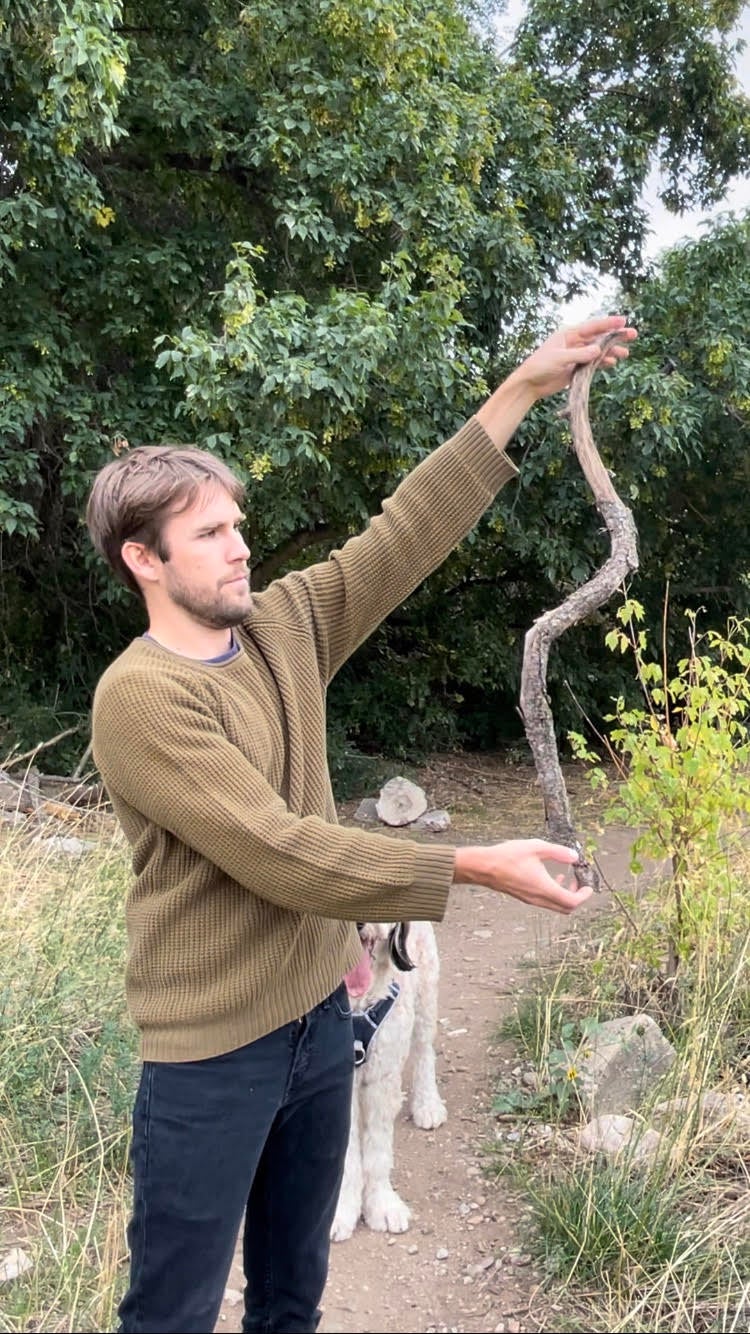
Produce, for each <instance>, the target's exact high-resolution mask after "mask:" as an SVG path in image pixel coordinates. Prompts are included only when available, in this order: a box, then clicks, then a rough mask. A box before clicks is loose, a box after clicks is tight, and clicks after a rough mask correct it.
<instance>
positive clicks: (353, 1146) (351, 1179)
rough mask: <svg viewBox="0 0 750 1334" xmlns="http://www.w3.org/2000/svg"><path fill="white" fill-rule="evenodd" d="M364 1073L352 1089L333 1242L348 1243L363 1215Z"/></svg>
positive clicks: (356, 1074)
mask: <svg viewBox="0 0 750 1334" xmlns="http://www.w3.org/2000/svg"><path fill="white" fill-rule="evenodd" d="M361 1088H362V1074H361V1072H360V1071H355V1075H354V1086H353V1088H352V1124H351V1129H350V1131H349V1143H348V1144H347V1146H346V1159H345V1161H344V1179H343V1181H342V1183H341V1191H340V1194H339V1202H338V1204H337V1206H336V1214H335V1217H334V1220H333V1225H332V1227H331V1241H348V1239H349V1237H351V1235H352V1233H353V1232H354V1229H355V1228H356V1226H357V1223H358V1222H359V1220H360V1217H361V1215H362V1151H361V1147H360V1108H359V1103H360V1097H361Z"/></svg>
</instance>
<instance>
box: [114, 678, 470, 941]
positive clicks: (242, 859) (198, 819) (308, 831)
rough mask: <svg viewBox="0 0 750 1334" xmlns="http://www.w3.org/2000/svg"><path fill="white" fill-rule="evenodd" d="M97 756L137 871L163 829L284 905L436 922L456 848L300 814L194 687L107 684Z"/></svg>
mask: <svg viewBox="0 0 750 1334" xmlns="http://www.w3.org/2000/svg"><path fill="white" fill-rule="evenodd" d="M94 738H95V743H94V757H95V760H96V763H97V765H98V767H99V770H100V772H101V775H102V778H103V781H104V784H105V787H106V788H107V791H108V794H109V796H110V799H111V800H112V802H113V805H114V806H115V809H116V811H117V814H118V816H119V818H120V820H121V822H122V824H123V827H124V829H125V832H126V835H127V837H128V839H129V841H130V842H131V843H132V844H133V846H134V849H135V852H134V858H135V862H136V869H137V870H138V869H139V864H140V866H141V868H142V865H143V861H144V859H145V858H146V857H147V856H148V855H149V848H150V846H151V842H150V840H151V838H152V836H153V831H154V830H155V829H156V830H164V831H166V834H167V836H169V835H171V836H173V837H174V838H175V839H177V840H178V841H179V842H180V843H182V844H184V845H186V846H187V847H188V848H191V849H192V850H193V851H194V852H195V853H197V854H198V856H199V857H201V858H203V859H204V860H205V862H206V863H211V864H212V866H214V867H218V868H219V870H220V871H222V872H223V873H224V874H225V875H226V876H228V877H229V878H230V879H232V880H233V881H235V882H236V883H238V884H240V885H242V886H243V887H244V888H245V889H247V890H249V891H252V892H253V893H254V894H257V895H260V896H261V897H262V898H265V899H267V900H269V901H270V902H272V903H275V904H277V905H279V906H281V907H284V908H287V909H291V910H293V911H296V912H300V911H301V912H305V913H312V914H316V915H318V916H321V917H333V918H340V919H345V920H350V921H367V920H377V921H380V920H383V921H386V920H388V921H395V920H400V919H402V918H408V917H412V918H414V919H428V920H440V919H441V918H442V917H443V915H444V913H445V908H446V903H447V897H448V891H449V888H450V885H451V883H452V877H453V863H454V849H453V848H452V847H440V848H435V847H429V846H426V845H423V844H420V843H417V842H415V841H406V840H403V841H402V840H400V839H399V840H396V839H392V838H388V837H387V836H385V835H379V834H374V833H366V832H365V831H360V830H354V829H347V828H343V827H341V826H339V825H335V824H329V823H328V822H327V821H326V820H324V819H322V818H320V817H318V816H297V815H295V814H294V813H292V812H291V811H290V810H289V809H288V808H287V806H286V804H285V802H284V801H283V799H282V798H281V797H280V796H279V795H278V793H277V792H275V791H274V789H273V788H272V787H271V786H270V784H269V783H268V782H267V781H266V779H265V778H264V777H263V775H262V774H261V773H260V772H259V770H258V769H257V768H256V767H255V766H254V765H253V764H252V763H251V762H250V761H249V760H248V759H247V757H246V756H245V755H244V754H243V753H242V751H241V750H239V749H238V748H237V747H236V746H235V745H233V744H232V742H231V741H230V740H229V739H228V737H227V735H226V733H225V732H224V731H223V730H222V728H221V725H220V724H219V723H218V722H217V720H216V718H215V716H214V711H213V710H212V708H211V704H210V701H209V700H208V699H205V698H203V697H202V694H201V692H200V690H198V689H194V688H191V687H190V686H188V685H187V684H186V683H184V682H183V683H181V682H179V681H174V680H170V681H169V686H168V688H166V686H165V684H164V683H163V682H162V681H160V680H159V678H156V677H155V675H154V674H153V673H148V674H146V673H143V674H139V673H137V672H136V673H134V672H132V671H131V672H130V673H129V674H128V675H127V677H125V676H123V675H121V676H119V677H115V678H114V679H110V680H109V681H107V680H106V677H105V678H103V679H102V682H101V683H100V686H99V688H98V690H97V694H96V697H95V701H94Z"/></svg>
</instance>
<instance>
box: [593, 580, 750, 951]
mask: <svg viewBox="0 0 750 1334" xmlns="http://www.w3.org/2000/svg"><path fill="white" fill-rule="evenodd" d="M617 616H618V620H619V622H620V625H621V627H624V628H619V629H616V630H613V631H611V632H610V634H609V635H608V636H607V643H608V646H609V647H610V648H611V649H613V650H615V651H617V650H619V651H620V652H622V653H625V652H628V651H630V652H631V653H632V654H633V657H634V660H635V666H636V670H637V674H638V680H639V682H640V685H641V688H642V690H643V694H644V701H645V702H644V704H643V705H642V706H640V707H628V706H627V705H626V703H625V701H624V699H623V698H622V697H620V698H618V700H617V702H616V705H615V711H614V713H612V714H610V715H608V716H607V718H606V721H607V722H608V723H610V724H611V727H610V728H609V731H608V735H607V737H606V749H607V753H608V755H609V757H610V759H611V760H613V761H614V764H615V768H616V773H617V789H616V793H615V794H614V799H613V800H612V802H611V803H610V805H609V807H608V809H607V811H606V816H605V818H606V819H607V820H609V821H615V822H617V823H620V824H623V823H624V824H626V825H627V826H628V827H630V828H633V829H635V830H637V831H638V832H637V833H636V835H635V838H634V841H633V845H632V868H633V870H634V871H640V870H641V869H642V862H643V860H644V859H645V858H651V859H656V860H657V861H662V860H663V859H665V858H668V859H669V861H670V863H671V868H672V875H671V881H670V882H669V892H668V894H667V895H666V896H665V897H664V900H663V903H662V912H663V920H664V930H665V932H666V937H667V940H668V972H669V975H670V976H674V974H675V973H676V971H677V967H678V964H679V963H680V962H681V961H684V960H687V959H690V958H692V957H694V956H695V955H696V953H697V952H698V951H699V949H700V948H701V947H704V946H705V943H706V941H708V940H712V939H714V937H716V938H717V939H719V940H721V939H725V940H727V941H731V940H732V939H733V938H734V936H735V935H736V932H737V930H738V928H739V927H741V926H742V925H743V923H744V920H745V914H746V911H747V902H746V899H745V898H743V897H742V896H740V897H739V898H737V897H733V896H732V895H731V893H730V892H729V891H730V888H731V882H732V871H731V857H732V847H733V843H734V844H735V845H736V842H737V840H738V838H739V839H741V838H742V837H743V835H744V825H745V822H746V818H747V815H748V813H750V789H749V788H748V785H747V773H748V767H749V766H750V731H749V730H748V719H749V715H750V623H748V622H747V621H737V620H734V621H731V622H730V623H729V625H728V627H727V631H726V634H725V635H720V634H719V633H718V632H717V631H711V630H709V631H708V632H707V633H705V634H704V635H699V634H698V631H697V625H696V617H695V615H694V614H691V615H690V635H689V653H688V656H687V657H685V658H682V659H681V660H680V661H679V662H678V663H677V669H676V672H675V673H674V674H670V672H669V669H668V665H667V663H666V661H664V662H663V663H659V662H658V661H654V660H653V658H652V657H651V655H650V653H649V646H648V635H647V632H646V630H644V629H642V628H640V626H639V623H640V622H641V621H642V619H643V607H642V606H641V605H640V603H638V602H637V601H636V600H635V599H628V600H627V601H626V602H625V603H624V604H623V606H622V607H620V609H619V611H618V613H617ZM576 742H577V749H578V754H579V756H581V757H583V758H589V759H591V758H593V756H592V753H591V752H590V751H588V750H587V748H586V745H585V742H584V741H583V738H582V737H581V736H580V735H579V736H578V737H576ZM592 777H593V780H594V782H596V783H597V784H598V785H600V784H601V783H605V784H606V783H607V782H608V779H607V776H606V774H605V773H604V771H603V770H602V769H600V768H598V767H595V768H594V771H593V774H592ZM717 926H718V927H719V930H718V931H717Z"/></svg>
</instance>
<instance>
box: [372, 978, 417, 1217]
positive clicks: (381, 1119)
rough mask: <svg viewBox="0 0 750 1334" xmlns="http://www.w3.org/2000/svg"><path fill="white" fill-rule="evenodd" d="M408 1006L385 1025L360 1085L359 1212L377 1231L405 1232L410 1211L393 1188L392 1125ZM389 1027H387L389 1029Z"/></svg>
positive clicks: (398, 1099) (396, 1110) (408, 1023)
mask: <svg viewBox="0 0 750 1334" xmlns="http://www.w3.org/2000/svg"><path fill="white" fill-rule="evenodd" d="M411 1022H412V1015H411V1012H410V1007H409V1006H408V1003H407V1005H405V1006H404V1007H403V1009H402V1008H400V1007H399V1006H397V1007H396V1013H394V1014H393V1015H392V1016H389V1018H388V1020H387V1021H386V1024H384V1025H383V1030H382V1037H380V1035H379V1037H378V1042H377V1044H375V1043H373V1049H372V1050H373V1054H372V1056H371V1057H370V1058H368V1059H369V1069H368V1070H367V1073H366V1075H365V1079H364V1081H363V1087H362V1095H363V1096H362V1171H363V1176H364V1189H363V1199H362V1214H363V1217H364V1220H365V1222H366V1224H367V1226H368V1227H371V1228H372V1229H373V1230H374V1231H375V1232H406V1230H407V1229H408V1227H409V1220H410V1218H411V1210H410V1209H409V1207H408V1205H406V1204H405V1203H404V1201H403V1200H402V1199H401V1196H400V1195H398V1194H397V1192H396V1191H395V1190H394V1189H393V1186H392V1185H391V1172H392V1171H393V1133H394V1123H395V1120H396V1117H397V1116H398V1113H399V1110H400V1108H401V1103H402V1101H403V1091H402V1073H403V1068H404V1063H405V1059H406V1053H407V1051H408V1046H409V1033H410V1030H411ZM388 1025H391V1027H390V1028H388V1027H387V1026H388Z"/></svg>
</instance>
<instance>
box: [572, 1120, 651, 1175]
mask: <svg viewBox="0 0 750 1334" xmlns="http://www.w3.org/2000/svg"><path fill="white" fill-rule="evenodd" d="M578 1142H579V1144H580V1146H581V1148H582V1149H586V1150H588V1152H589V1153H603V1154H605V1155H606V1156H607V1157H608V1158H617V1157H619V1156H620V1154H622V1153H625V1154H626V1155H627V1156H628V1157H629V1158H630V1160H631V1161H632V1162H633V1163H640V1164H643V1163H648V1162H652V1161H653V1159H654V1158H655V1157H656V1154H657V1152H658V1149H659V1145H660V1144H661V1135H660V1134H659V1133H658V1131H656V1130H650V1129H646V1128H644V1126H643V1125H641V1124H639V1123H637V1122H636V1121H634V1120H633V1118H632V1117H630V1116H615V1115H612V1114H611V1113H607V1114H605V1115H604V1116H598V1117H596V1118H595V1120H593V1121H590V1122H589V1124H588V1125H587V1126H584V1128H583V1130H582V1131H581V1133H580V1135H579V1137H578Z"/></svg>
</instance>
